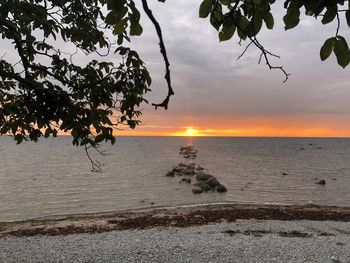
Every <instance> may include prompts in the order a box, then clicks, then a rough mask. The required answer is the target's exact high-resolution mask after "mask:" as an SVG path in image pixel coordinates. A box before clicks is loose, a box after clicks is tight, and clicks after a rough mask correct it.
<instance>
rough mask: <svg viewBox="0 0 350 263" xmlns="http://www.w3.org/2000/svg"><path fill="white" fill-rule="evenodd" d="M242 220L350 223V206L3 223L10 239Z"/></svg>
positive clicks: (223, 208)
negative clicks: (12, 237)
mask: <svg viewBox="0 0 350 263" xmlns="http://www.w3.org/2000/svg"><path fill="white" fill-rule="evenodd" d="M242 219H257V220H282V221H292V220H315V221H342V222H350V207H335V206H317V205H255V204H254V205H253V204H214V205H202V206H183V207H172V208H154V209H143V210H138V211H124V212H115V213H99V214H86V215H76V216H62V217H52V218H45V219H34V220H27V221H18V222H6V223H0V238H3V237H6V236H36V235H49V236H57V235H70V234H80V233H102V232H108V231H114V230H130V229H149V228H154V227H165V228H167V227H191V226H199V225H206V224H212V223H220V222H235V221H236V220H242Z"/></svg>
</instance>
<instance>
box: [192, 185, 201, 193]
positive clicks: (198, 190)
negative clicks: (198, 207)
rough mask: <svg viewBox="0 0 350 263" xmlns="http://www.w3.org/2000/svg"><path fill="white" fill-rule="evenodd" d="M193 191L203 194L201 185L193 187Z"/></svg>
mask: <svg viewBox="0 0 350 263" xmlns="http://www.w3.org/2000/svg"><path fill="white" fill-rule="evenodd" d="M192 193H194V194H201V193H202V189H200V188H199V187H195V188H193V189H192Z"/></svg>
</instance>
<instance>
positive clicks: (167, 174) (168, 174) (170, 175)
mask: <svg viewBox="0 0 350 263" xmlns="http://www.w3.org/2000/svg"><path fill="white" fill-rule="evenodd" d="M165 176H168V177H174V176H175V173H174V172H167V173H166V175H165Z"/></svg>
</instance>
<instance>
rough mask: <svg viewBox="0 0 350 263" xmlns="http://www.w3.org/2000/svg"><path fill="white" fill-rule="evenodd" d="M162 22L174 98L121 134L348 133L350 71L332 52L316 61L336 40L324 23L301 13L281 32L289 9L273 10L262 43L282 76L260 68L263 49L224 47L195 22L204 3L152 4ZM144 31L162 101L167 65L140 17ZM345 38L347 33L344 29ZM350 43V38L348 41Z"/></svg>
mask: <svg viewBox="0 0 350 263" xmlns="http://www.w3.org/2000/svg"><path fill="white" fill-rule="evenodd" d="M149 3H150V6H151V8H152V10H153V14H154V15H155V16H156V18H157V19H158V21H159V23H160V24H161V27H162V31H163V35H164V41H165V45H166V48H167V53H168V56H169V60H170V64H171V74H172V75H171V77H172V84H173V87H174V90H175V96H172V97H171V101H170V105H169V109H168V110H167V111H165V110H164V109H163V108H161V109H159V108H158V110H154V107H152V106H151V105H143V107H142V109H143V116H142V121H143V126H141V127H138V128H137V129H136V130H134V131H132V132H130V131H124V132H118V133H120V134H128V135H190V134H189V133H192V135H206V136H293V137H294V136H301V137H304V136H307V137H323V136H327V137H347V136H350V78H349V69H350V67H348V68H346V69H343V68H341V67H340V66H338V65H337V63H336V59H335V57H334V55H332V57H331V58H330V59H328V60H326V61H325V62H322V61H321V60H320V58H319V50H320V47H321V46H322V44H323V42H324V41H325V40H326V39H327V38H329V37H331V36H334V34H335V30H336V25H335V24H330V25H326V26H324V25H322V24H321V22H320V21H315V19H314V18H310V17H305V16H303V18H302V20H301V22H300V25H299V26H298V27H297V28H295V29H292V30H288V31H285V30H284V28H283V21H282V18H283V15H284V10H283V9H282V8H281V6H276V7H275V8H274V9H273V10H272V12H273V14H274V17H275V28H274V30H272V31H271V30H263V31H262V32H261V33H260V34H259V38H260V42H261V43H262V44H263V45H264V46H265V48H267V49H268V50H270V51H271V52H273V53H275V54H278V55H280V56H281V59H272V60H271V61H272V64H274V65H276V66H283V67H284V68H285V69H286V71H287V72H288V73H290V74H291V76H290V78H289V80H288V81H287V82H286V83H283V80H284V75H283V74H282V73H281V72H280V71H278V70H269V69H268V68H267V66H266V65H264V64H263V63H262V64H260V65H259V64H258V59H259V54H260V53H259V51H258V50H257V49H256V48H253V47H252V48H250V49H249V50H248V52H247V53H246V54H245V55H244V56H243V57H242V58H241V59H239V60H238V61H236V59H237V58H238V56H239V55H240V54H241V53H242V51H243V50H244V48H245V46H246V44H247V43H244V42H243V43H242V45H241V46H240V45H239V44H238V42H239V39H238V38H237V37H235V38H233V39H231V40H230V41H227V42H221V43H220V42H219V40H218V37H217V32H216V31H215V29H214V28H212V27H211V25H210V24H209V21H208V19H201V18H199V17H198V7H199V4H200V1H188V0H182V1H180V0H179V1H173V0H168V1H167V2H166V3H158V2H157V1H149ZM142 15H143V17H142V25H143V27H144V32H143V35H142V36H141V37H137V38H133V39H132V43H133V47H134V48H135V49H137V50H138V52H139V53H140V55H141V57H142V58H143V60H144V61H145V62H146V65H147V67H148V69H149V70H150V73H151V75H152V78H153V84H152V87H151V88H152V92H151V93H149V94H148V95H147V98H148V99H149V101H150V102H152V103H160V102H161V101H163V99H164V98H165V96H166V93H167V90H166V83H165V80H164V78H163V76H164V72H165V69H164V62H163V60H162V57H161V55H160V53H159V48H158V39H157V36H156V32H155V30H154V28H153V26H152V25H151V24H150V23H149V21H148V19H147V17H146V16H145V15H144V14H142ZM340 32H341V33H343V35H344V36H345V37H346V36H347V35H348V28H346V27H345V26H342V28H341V31H340ZM348 41H349V39H348ZM188 128H191V129H192V130H190V131H187V130H188Z"/></svg>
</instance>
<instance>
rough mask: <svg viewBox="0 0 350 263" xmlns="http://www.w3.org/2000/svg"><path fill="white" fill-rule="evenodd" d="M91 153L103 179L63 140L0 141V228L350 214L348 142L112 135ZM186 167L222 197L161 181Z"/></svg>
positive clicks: (173, 179)
mask: <svg viewBox="0 0 350 263" xmlns="http://www.w3.org/2000/svg"><path fill="white" fill-rule="evenodd" d="M181 146H194V148H195V149H196V150H198V153H197V158H196V159H195V160H187V159H184V158H183V155H181V154H179V149H180V147H181ZM98 151H99V152H102V153H103V154H101V153H99V152H97V151H96V150H95V149H89V153H90V155H91V157H92V158H93V160H96V161H97V162H99V163H100V164H101V165H102V167H101V168H102V171H101V172H92V171H91V164H90V161H89V159H88V158H87V155H86V153H85V150H84V148H83V147H76V146H73V145H72V139H71V138H70V137H65V136H61V137H58V138H49V139H42V140H39V142H37V143H34V142H24V143H22V144H20V145H16V144H15V142H14V141H13V139H12V138H10V137H7V136H2V137H0V156H1V157H0V158H1V162H0V222H9V221H18V220H27V219H34V218H45V217H51V216H64V215H76V214H86V213H88V214H90V213H103V212H114V211H124V210H137V209H143V208H152V207H176V206H187V205H202V204H211V203H243V204H316V205H330V206H350V139H349V138H237V137H117V141H116V144H115V145H110V144H108V143H106V144H102V145H101V147H99V148H98ZM189 162H195V163H196V165H200V166H202V167H203V168H205V169H206V170H205V172H207V173H209V174H212V175H214V176H216V177H217V178H218V179H219V181H220V182H221V183H222V184H223V185H225V186H226V188H227V189H228V191H227V192H226V193H216V192H207V193H202V194H193V193H192V188H193V185H192V184H193V183H192V184H186V183H183V182H182V183H180V181H181V177H177V176H175V177H166V176H165V174H166V173H167V172H168V171H170V170H172V169H173V168H174V167H176V166H177V165H178V164H179V163H189ZM320 180H325V182H326V184H325V185H320V184H317V182H319V181H320ZM193 181H194V180H193Z"/></svg>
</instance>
